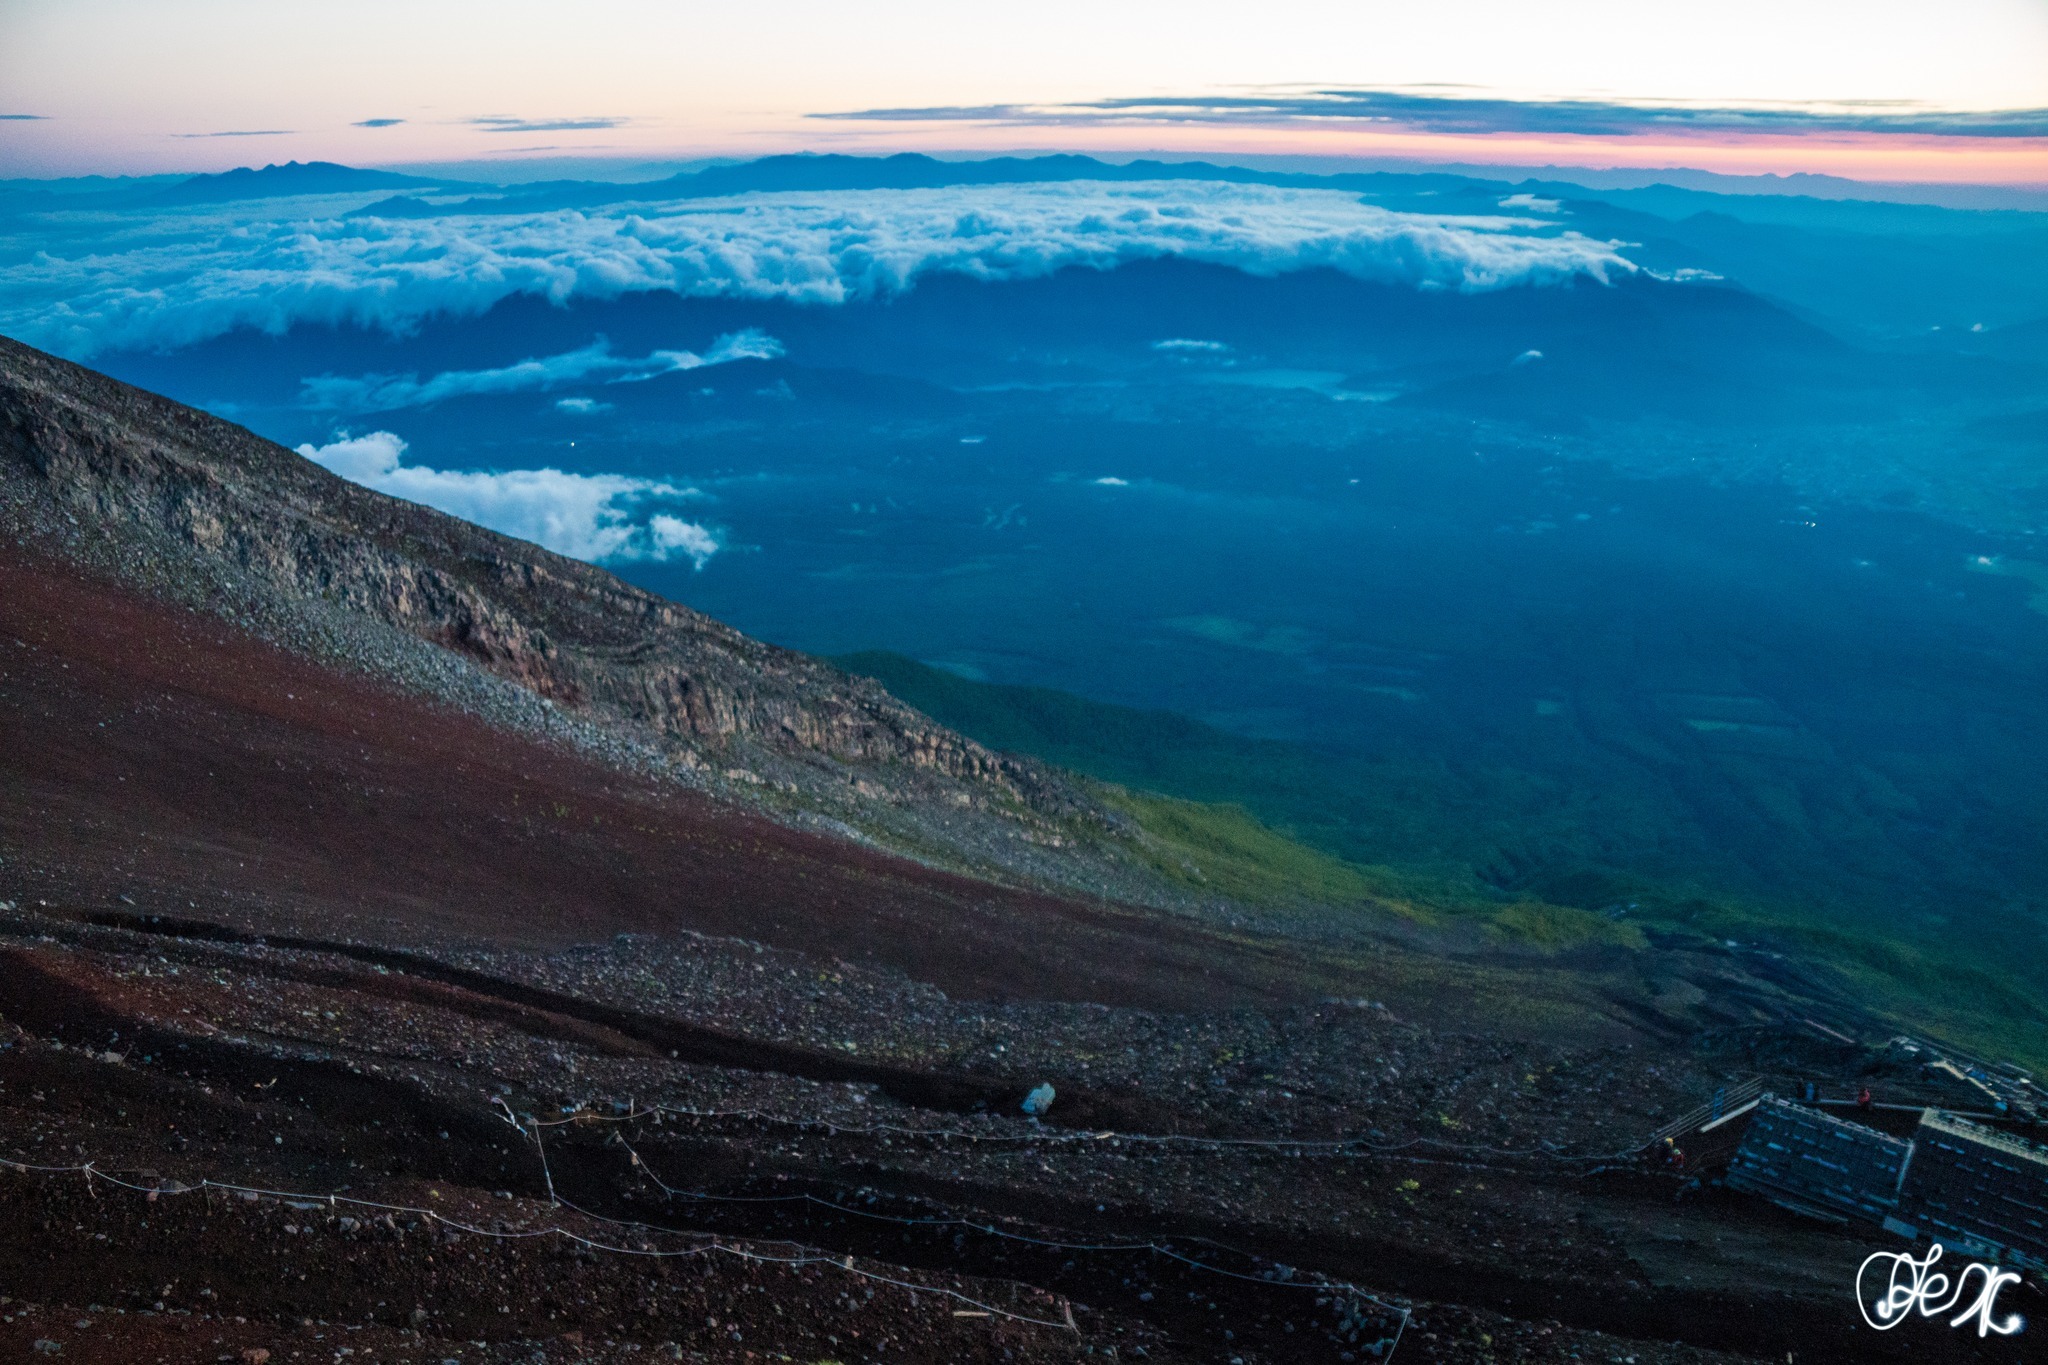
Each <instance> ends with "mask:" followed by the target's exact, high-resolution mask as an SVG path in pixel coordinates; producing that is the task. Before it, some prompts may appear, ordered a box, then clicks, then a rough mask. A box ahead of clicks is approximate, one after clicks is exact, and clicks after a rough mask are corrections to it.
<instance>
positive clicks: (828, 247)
mask: <svg viewBox="0 0 2048 1365" xmlns="http://www.w3.org/2000/svg"><path fill="white" fill-rule="evenodd" d="M309 207H310V205H309V204H308V203H307V202H306V201H297V202H296V203H294V204H287V205H284V206H280V205H278V204H275V203H271V204H265V203H264V202H263V201H252V202H249V203H243V204H238V205H223V206H205V207H199V208H193V209H189V210H177V211H170V212H165V211H161V210H151V211H149V212H148V213H146V214H144V213H142V212H139V211H138V212H135V213H133V214H132V215H129V214H122V213H116V212H111V211H110V212H106V213H101V214H90V215H88V214H78V215H70V216H67V218H66V220H65V221H64V222H63V223H61V224H56V223H48V222H42V221H40V220H38V221H35V222H28V221H26V220H24V223H23V225H22V226H21V227H19V228H18V229H16V230H15V231H14V233H13V234H11V235H0V261H4V262H6V264H4V265H0V332H6V333H8V334H10V335H13V336H18V337H22V338H24V339H26V340H29V341H31V342H33V343H34V344H37V345H41V346H45V347H49V348H51V349H55V350H58V351H61V352H64V353H66V354H69V355H74V356H82V355H88V354H91V353H92V352H94V351H100V350H110V349H126V348H137V347H175V346H181V345H187V344H190V343H192V342H195V341H200V340H203V339H205V338H207V337H212V336H218V335H221V334H223V333H226V332H229V331H233V330H235V329H237V328H252V329H256V330H260V331H265V332H270V333H281V332H284V331H286V330H288V329H289V328H290V327H292V326H293V325H295V324H298V323H318V324H331V325H356V326H364V327H376V328H383V329H387V330H390V331H394V332H403V331H406V330H408V329H410V328H412V327H413V326H415V325H417V324H418V322H419V321H420V320H421V319H423V318H426V317H429V316H432V315H435V314H443V313H449V314H476V313H480V312H482V311H484V310H486V309H488V308H489V307H490V306H491V305H493V304H494V303H496V302H498V301H499V300H501V299H504V298H506V297H509V296H511V295H514V294H533V295H538V296H541V297H544V298H547V299H550V300H553V301H555V302H562V301H565V300H567V299H570V298H573V297H598V298H602V297H615V296H617V295H621V294H626V293H630V292H634V291H640V290H653V289H663V290H674V291H676V292H679V293H683V294H690V295H725V296H744V297H756V298H780V299H790V300H796V301H803V302H811V303H841V302H845V301H847V300H850V299H861V298H872V297H877V296H885V295H889V294H893V293H897V292H900V291H902V290H904V289H907V288H909V287H911V285H912V284H913V283H914V282H915V280H916V279H917V278H918V277H919V276H920V275H923V274H927V273H930V272H932V271H940V270H949V271H957V272H961V273H965V274H968V275H973V276H976V277H980V278H985V279H1017V278H1024V277H1030V276H1040V275H1046V274H1049V273H1051V272H1053V271H1055V270H1058V269H1061V268H1062V267H1065V266H1073V265H1085V266H1095V267H1102V268H1107V267H1110V266H1114V265H1116V264H1118V263H1120V262H1124V261H1130V260H1137V259H1145V258H1156V257H1163V256H1179V257H1184V258H1186V259H1189V260H1197V261H1205V262H1211V263H1215V264H1220V265H1228V266H1235V267H1237V268H1239V269H1243V270H1246V271H1250V272H1252V273H1255V274H1262V275H1272V274H1279V273H1282V272H1286V271H1293V270H1304V269H1310V268H1314V267H1329V268H1333V269H1337V270H1341V271H1344V272H1346V273H1347V274H1351V275H1354V276H1356V277H1358V278H1361V279H1369V280H1377V281H1387V282H1396V283H1409V284H1414V285H1418V286H1422V287H1427V288H1448V289H1460V290H1485V289H1496V288H1503V287H1506V286H1510V285H1517V284H1525V283H1538V284H1541V283H1548V282H1556V281H1560V280H1564V279H1567V278H1570V277H1573V276H1581V275H1583V276H1590V277H1592V278H1594V279H1598V280H1602V281H1604V280H1607V279H1609V278H1611V277H1612V276H1614V275H1616V274H1620V273H1627V272H1630V271H1633V270H1634V269H1635V267H1634V266H1633V265H1631V264H1630V263H1629V262H1627V261H1626V260H1624V259H1623V258H1622V257H1621V256H1620V255H1619V249H1618V246H1617V244H1615V243H1610V242H1600V241H1594V240H1592V239H1589V238H1586V237H1583V236H1580V235H1578V234H1576V233H1570V232H1565V233H1559V232H1558V231H1556V229H1555V227H1554V225H1549V224H1545V223H1542V222H1540V221H1537V220H1532V219H1528V218H1510V217H1456V216H1439V215H1427V214H1413V213H1396V212H1393V211H1391V210H1388V209H1383V208H1379V207H1377V206H1374V205H1371V204H1367V203H1364V202H1362V201H1361V200H1360V199H1359V198H1358V196H1356V195H1353V194H1347V193H1343V192H1340V191H1336V190H1322V189H1314V190H1310V189H1280V188H1275V187H1271V186H1263V185H1231V184H1224V183H1221V182H1216V181H1173V182H1157V183H1148V182H1135V183H1114V182H1102V181H1074V182H1069V183H1063V184H1045V185H987V186H963V187H957V188H949V189H932V190H846V191H834V192H828V193H817V194H759V195H750V196H746V197H744V198H738V199H727V200H694V201H689V202H687V203H678V204H642V205H637V206H635V205H627V206H621V207H617V208H612V209H606V210H602V211H593V212H589V213H584V212H577V211H573V210H563V211H558V212H551V213H540V214H531V215H498V216H491V215H486V216H448V217H435V218H397V219H383V218H374V217H347V218H303V217H300V218H290V217H285V218H267V217H264V216H262V215H264V214H276V213H287V214H288V213H293V212H297V213H305V212H306V211H308V209H309Z"/></svg>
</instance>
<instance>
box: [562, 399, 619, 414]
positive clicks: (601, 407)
mask: <svg viewBox="0 0 2048 1365" xmlns="http://www.w3.org/2000/svg"><path fill="white" fill-rule="evenodd" d="M611 410H612V405H611V404H610V403H600V402H598V401H597V400H596V399H595V398H557V399H556V400H555V411H556V412H567V413H573V414H575V415H576V416H578V417H588V416H590V415H591V414H592V413H597V412H610V411H611Z"/></svg>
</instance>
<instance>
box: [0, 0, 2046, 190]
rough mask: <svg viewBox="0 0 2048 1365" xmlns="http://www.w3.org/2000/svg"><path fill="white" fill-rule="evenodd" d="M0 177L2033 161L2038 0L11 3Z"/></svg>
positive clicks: (1944, 165)
mask: <svg viewBox="0 0 2048 1365" xmlns="http://www.w3.org/2000/svg"><path fill="white" fill-rule="evenodd" d="M0 116H5V117H0V175H4V176H53V175H71V174H88V173H99V174H127V173H153V172H169V171H207V170H221V169H226V168H229V167H233V166H239V165H251V164H256V165H260V164H264V163H266V162H272V161H285V160H290V159H297V160H310V159H323V160H335V161H343V162H347V163H350V164H356V165H393V166H402V165H405V164H409V163H421V162H434V161H454V160H485V161H491V160H500V161H505V160H520V159H525V158H537V157H548V156H564V155H571V156H597V157H619V158H635V159H640V160H648V159H658V158H691V157H707V156H731V157H748V156H757V155H762V154H766V153H770V152H780V151H791V150H801V149H812V150H842V151H855V150H857V151H894V150H923V151H972V150H976V149H983V150H997V149H1000V150H1014V149H1052V148H1064V149H1074V150H1084V151H1095V152H1118V151H1130V152H1141V151H1161V152H1171V153H1183V154H1192V153H1203V152H1208V153H1219V154H1226V155H1227V154H1232V153H1236V154H1247V155H1248V154H1253V153H1259V154H1296V155H1317V156H1360V157H1374V158H1389V157H1395V158H1412V159H1416V160H1429V161H1461V162H1484V163H1492V164H1517V163H1520V164H1532V165H1539V164H1560V165H1581V166H1646V167H1659V166H1693V167H1699V168H1702V169H1707V170H1714V171H1723V172H1729V173H1757V172H1779V173H1791V172H1797V171H1807V172H1819V173H1829V174H1836V175H1847V176H1853V177H1856V178H1859V179H1867V180H1895V181H1951V182H1966V183H1992V184H2033V185H2048V0H1943V3H1941V4H1930V3H1927V2H1926V0H1714V3H1698V2H1697V0H1659V3H1657V4H1652V5H1645V4H1642V3H1640V0H1626V2H1618V0H1551V2H1550V3H1543V4H1532V3H1529V0H1434V2H1433V3H1430V4H1415V3H1413V0H1401V2H1400V3H1383V2H1382V0H1343V3H1330V2H1328V0H1266V2H1265V3H1262V4H1260V5H1257V6H1247V5H1244V4H1242V3H1237V2H1236V0H1232V2H1231V3H1217V2H1216V0H1039V2H1038V3H1034V4H1032V5H1030V6H1023V5H1018V4H1015V3H1007V4H1000V5H998V4H995V3H988V2H987V0H943V3H942V2H941V0H869V2H868V3H864V4H860V5H848V4H845V3H843V0H762V2H761V3H755V4H749V5H732V4H715V5H714V4H705V3H677V2H676V0H578V3H574V4H570V3H558V2H548V3H543V2H542V0H493V2H492V3H476V2H475V0H436V2H431V3H427V2H423V0H404V3H398V2H395V0H351V3H347V4H338V3H310V2H302V3H292V4H278V3H276V0H262V2H261V3H253V2H252V0H179V2H178V3H175V4H165V3H162V0H0Z"/></svg>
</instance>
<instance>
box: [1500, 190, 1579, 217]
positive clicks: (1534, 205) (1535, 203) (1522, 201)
mask: <svg viewBox="0 0 2048 1365" xmlns="http://www.w3.org/2000/svg"><path fill="white" fill-rule="evenodd" d="M1500 206H1501V207H1502V208H1504V209H1515V210H1518V211H1520V212H1522V213H1556V212H1557V211H1558V210H1559V209H1561V208H1563V207H1564V200H1562V199H1544V198H1540V197H1538V196H1537V195H1533V194H1511V195H1509V196H1508V197H1507V198H1505V199H1503V200H1501V201H1500Z"/></svg>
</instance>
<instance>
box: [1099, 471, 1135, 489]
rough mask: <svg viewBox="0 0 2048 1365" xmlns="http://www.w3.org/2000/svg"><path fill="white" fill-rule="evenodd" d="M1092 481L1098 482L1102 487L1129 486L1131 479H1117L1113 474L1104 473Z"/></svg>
mask: <svg viewBox="0 0 2048 1365" xmlns="http://www.w3.org/2000/svg"><path fill="white" fill-rule="evenodd" d="M1094 482H1096V483H1098V484H1100V485H1101V486H1102V487H1104V488H1129V487H1130V486H1131V481H1130V480H1129V479H1119V478H1118V477H1117V476H1116V475H1114V474H1105V475H1103V476H1102V477H1101V478H1099V479H1096V480H1095V481H1094Z"/></svg>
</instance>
